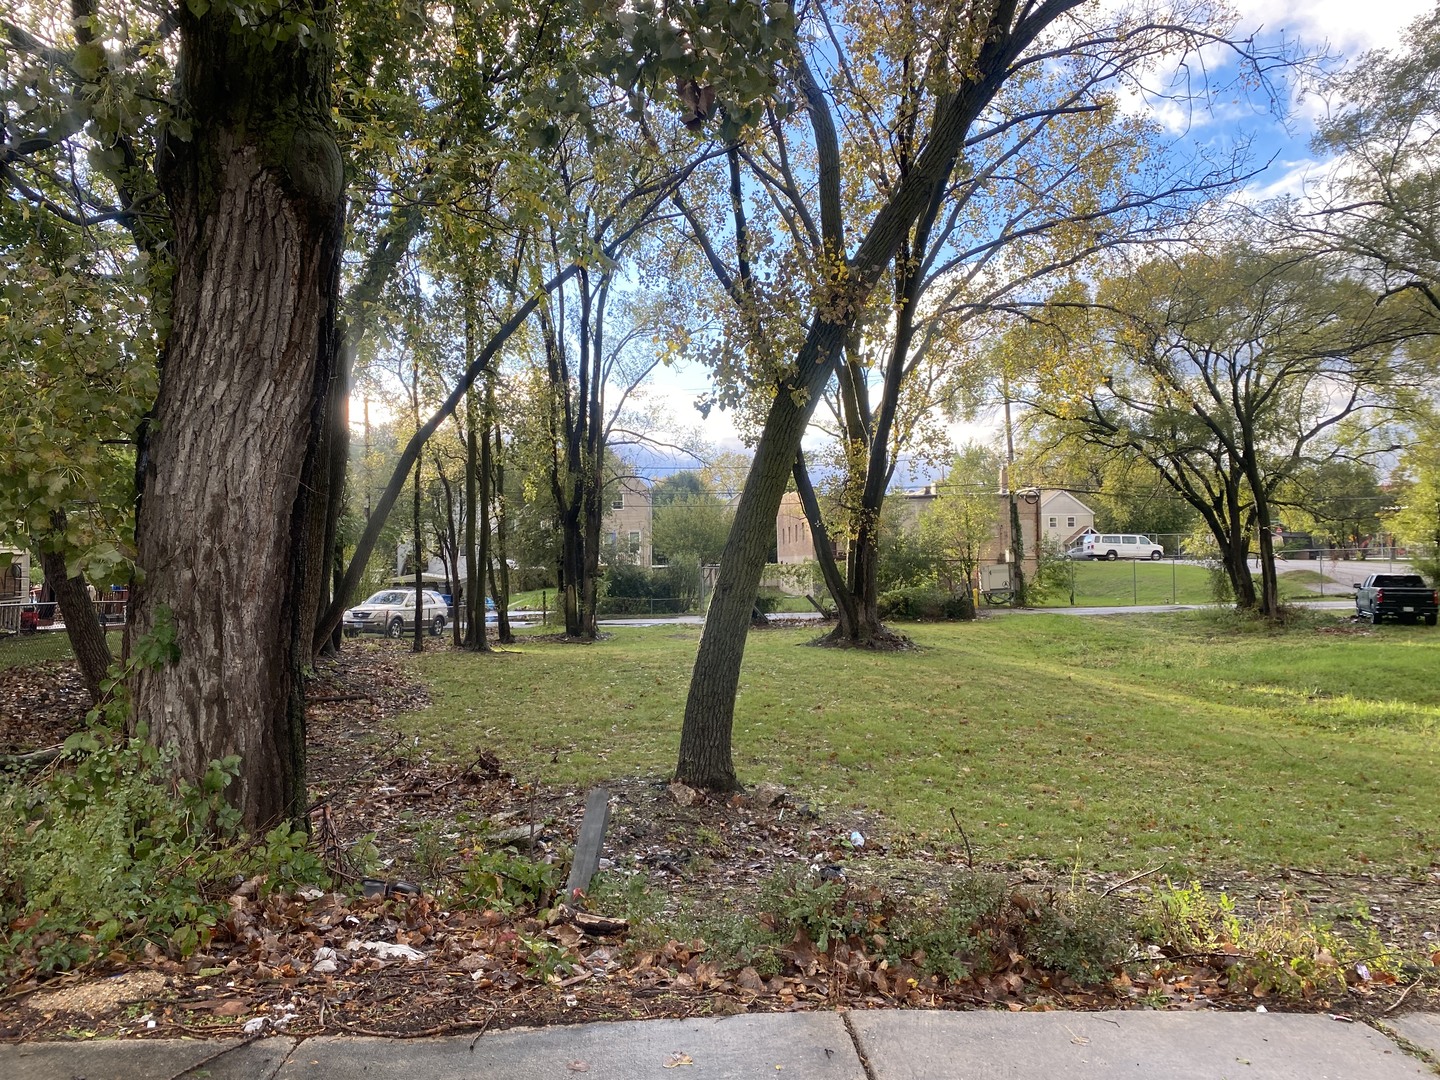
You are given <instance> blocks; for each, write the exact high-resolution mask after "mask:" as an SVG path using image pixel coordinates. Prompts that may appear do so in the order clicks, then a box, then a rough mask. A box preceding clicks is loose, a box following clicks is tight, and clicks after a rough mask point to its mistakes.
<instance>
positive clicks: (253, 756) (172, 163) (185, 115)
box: [128, 0, 344, 828]
mask: <svg viewBox="0 0 1440 1080" xmlns="http://www.w3.org/2000/svg"><path fill="white" fill-rule="evenodd" d="M197 8H198V5H197V6H196V7H192V6H189V5H181V6H180V7H179V8H178V9H177V16H176V17H177V19H178V20H179V24H180V64H179V67H178V69H177V78H176V85H175V88H174V107H175V111H176V114H177V116H178V117H179V118H182V119H184V120H185V121H188V123H189V125H190V129H191V135H190V138H189V140H188V141H187V140H184V139H181V138H179V137H178V136H176V135H174V134H172V135H170V136H169V137H168V138H167V140H166V142H165V144H164V146H163V147H162V150H161V161H160V179H161V185H162V189H163V191H164V193H165V195H166V197H167V201H168V204H169V211H170V217H171V223H172V227H173V233H174V241H173V243H174V266H175V276H174V287H173V300H172V319H173V328H172V331H171V334H170V338H169V347H168V353H167V356H166V361H165V366H164V370H163V371H162V373H161V382H160V392H159V396H158V399H157V401H156V405H155V419H154V423H153V424H152V425H151V426H150V428H149V435H148V443H147V445H146V446H145V447H143V448H142V459H141V462H140V469H139V472H140V475H141V477H142V479H143V486H142V492H143V493H142V497H141V502H140V507H139V513H138V517H137V523H136V534H137V546H138V565H139V568H140V572H141V574H143V578H142V580H141V581H140V582H139V584H138V586H137V589H136V593H135V596H134V598H133V602H132V604H131V607H130V612H131V624H130V626H129V627H128V633H129V634H130V635H131V637H132V639H133V638H134V637H136V636H140V635H147V634H153V633H156V632H157V631H160V632H161V633H162V634H164V635H168V634H170V633H172V632H173V635H174V643H175V645H176V647H177V650H178V656H177V658H176V659H175V660H174V661H173V662H169V663H166V664H164V665H162V666H160V667H157V668H154V669H146V670H141V671H138V672H137V673H136V674H135V676H134V679H133V685H132V690H133V701H134V710H135V717H136V719H137V720H139V721H143V722H144V723H145V724H147V725H148V727H149V731H150V736H151V738H152V739H153V740H154V741H155V742H157V743H160V744H171V745H173V746H174V747H175V752H176V758H175V766H176V769H177V771H178V772H179V774H180V775H181V776H183V777H185V778H188V779H190V780H199V779H200V778H201V776H202V775H203V774H204V772H205V770H206V767H207V765H208V763H209V762H210V761H211V760H213V759H216V758H219V757H222V756H225V755H227V754H236V755H238V756H239V757H240V773H239V776H238V779H237V783H236V784H235V786H234V787H233V788H232V789H231V791H230V793H229V794H230V797H231V798H232V800H233V802H234V803H235V804H236V805H237V806H238V808H239V809H240V811H241V814H242V817H243V820H244V822H245V823H246V824H247V825H248V826H250V827H251V828H262V827H264V826H267V825H271V824H274V823H275V822H277V821H279V820H282V819H284V818H287V817H288V818H291V819H294V820H297V821H303V818H304V812H305V726H304V702H303V688H302V685H301V681H300V664H301V662H302V661H303V659H304V658H305V657H307V656H308V655H309V649H308V647H304V646H302V642H303V639H304V637H305V636H306V635H307V634H308V632H309V630H310V627H311V623H312V617H313V612H312V611H304V612H302V610H301V606H300V597H301V594H302V591H303V582H304V580H305V574H306V572H307V570H308V559H309V557H310V555H311V552H310V551H309V545H308V544H307V543H306V535H307V532H306V530H307V523H308V522H309V521H310V518H309V516H308V510H309V492H308V489H307V487H306V486H305V485H303V484H302V483H301V478H302V477H305V476H310V475H314V473H315V470H316V468H317V465H318V450H319V433H320V431H321V429H322V427H323V425H324V423H325V421H326V409H327V402H328V395H327V391H328V389H329V386H330V378H331V366H332V364H333V360H334V356H335V351H336V350H335V346H334V340H333V332H334V325H335V306H336V297H337V293H338V285H339V266H340V260H339V255H340V249H341V241H342V204H343V199H344V174H343V167H342V162H341V157H340V152H339V148H338V146H337V145H336V142H335V138H334V132H333V128H332V120H331V112H330V76H331V69H332V67H333V57H332V50H331V46H330V45H329V44H328V42H329V41H330V37H331V32H332V23H333V8H332V5H331V4H330V3H329V2H328V0H295V2H294V3H292V4H290V5H289V6H288V7H287V11H286V15H287V17H289V18H295V19H304V20H305V21H307V22H308V23H309V24H310V25H311V26H312V27H313V28H314V29H315V30H316V31H318V32H316V33H312V34H308V35H305V36H303V37H301V36H299V35H297V36H295V37H292V38H291V39H289V40H288V41H285V42H278V43H277V42H274V41H270V42H265V41H262V40H261V39H260V38H259V37H257V36H256V35H255V34H254V33H252V32H251V31H248V30H246V29H243V28H240V27H237V26H236V24H235V21H234V18H233V15H232V14H231V13H230V11H229V9H227V8H225V7H222V6H217V7H215V8H212V9H210V10H209V11H208V12H207V13H206V14H204V15H196V14H195V10H197ZM302 42H304V43H303V44H302ZM267 44H268V45H269V46H270V47H269V48H267V47H266V45H267ZM167 626H168V627H169V629H162V628H163V627H167ZM306 645H308V643H306Z"/></svg>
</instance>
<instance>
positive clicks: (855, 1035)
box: [840, 1009, 876, 1080]
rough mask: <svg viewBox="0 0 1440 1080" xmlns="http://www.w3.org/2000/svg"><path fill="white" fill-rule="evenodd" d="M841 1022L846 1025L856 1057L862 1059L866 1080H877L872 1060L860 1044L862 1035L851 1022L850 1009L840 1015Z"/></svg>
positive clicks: (861, 1064)
mask: <svg viewBox="0 0 1440 1080" xmlns="http://www.w3.org/2000/svg"><path fill="white" fill-rule="evenodd" d="M840 1022H841V1023H842V1024H844V1025H845V1030H846V1032H848V1033H849V1035H850V1042H851V1044H852V1045H853V1046H854V1047H855V1056H856V1057H857V1058H859V1059H860V1068H862V1069H864V1070H865V1080H876V1077H875V1069H874V1067H873V1066H872V1065H871V1064H870V1059H869V1058H868V1057H867V1056H866V1055H865V1047H864V1045H863V1044H862V1043H861V1042H860V1033H859V1032H858V1031H856V1030H855V1025H854V1024H852V1023H851V1022H850V1010H849V1009H846V1010H845V1011H844V1012H842V1013H841V1014H840Z"/></svg>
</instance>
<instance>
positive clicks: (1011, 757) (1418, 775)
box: [401, 612, 1440, 872]
mask: <svg viewBox="0 0 1440 1080" xmlns="http://www.w3.org/2000/svg"><path fill="white" fill-rule="evenodd" d="M1340 625H1343V624H1341V623H1340V621H1339V620H1337V619H1334V618H1333V617H1329V616H1326V617H1325V618H1323V619H1318V620H1316V621H1312V622H1311V623H1309V624H1307V625H1305V626H1303V627H1300V628H1297V629H1293V630H1289V631H1286V632H1283V633H1277V634H1266V633H1256V632H1249V633H1247V632H1243V631H1242V630H1241V629H1240V628H1239V626H1238V625H1237V624H1236V623H1234V622H1233V621H1232V620H1230V619H1228V618H1226V617H1225V616H1224V615H1217V614H1215V613H1209V612H1205V613H1199V612H1197V613H1171V614H1166V615H1153V616H1118V617H1111V618H1087V619H1083V620H1080V619H1075V618H1073V617H1069V616H1047V615H1031V616H1025V617H1007V618H994V619H986V620H982V621H980V622H978V623H973V624H969V625H960V624H954V625H926V626H920V627H916V628H914V629H913V630H912V631H910V632H911V633H912V635H913V637H914V638H915V639H916V641H917V642H918V643H919V644H920V645H921V646H922V648H920V649H918V650H915V651H912V652H906V653H900V654H893V655H871V654H866V653H849V652H837V651H833V650H829V649H817V648H809V647H806V645H807V644H808V643H809V642H810V641H811V640H812V639H813V637H814V631H813V630H776V631H766V632H762V633H757V634H752V635H751V638H750V642H749V646H748V649H747V653H746V660H745V666H744V670H743V672H742V679H741V687H740V694H739V697H738V700H737V704H736V711H735V755H736V764H737V767H738V769H739V770H740V773H741V776H742V779H743V780H745V781H746V782H749V783H753V782H757V781H760V780H767V779H768V780H776V781H779V782H782V783H785V784H787V785H790V786H791V787H792V788H793V789H795V790H796V792H797V794H798V795H799V797H801V798H810V799H812V800H814V801H817V802H819V803H821V804H824V805H826V806H828V807H830V808H836V809H838V808H843V807H849V806H854V807H865V808H868V809H871V810H876V811H879V812H881V813H883V814H884V815H885V816H886V817H887V818H888V819H889V820H890V821H891V822H892V823H893V824H894V825H895V826H897V827H898V828H899V829H901V830H903V831H905V832H906V833H908V834H910V835H912V836H919V837H922V838H924V837H927V836H934V837H938V838H941V840H942V842H943V841H944V839H945V838H947V837H948V838H949V840H950V841H956V840H958V838H957V837H955V835H954V830H953V826H952V825H951V824H950V816H949V812H950V810H951V808H953V809H954V811H955V813H956V814H957V815H958V817H959V819H960V821H961V822H962V823H963V824H964V825H965V828H966V831H967V832H968V833H969V835H970V839H971V841H972V843H973V844H974V845H975V847H976V849H977V856H978V857H980V858H982V859H986V860H995V859H1019V858H1030V857H1039V858H1044V859H1048V860H1051V861H1055V862H1068V861H1072V860H1077V859H1078V860H1079V862H1080V863H1081V864H1083V865H1085V866H1095V867H1100V868H1130V867H1134V868H1139V867H1142V866H1144V867H1149V866H1153V865H1155V864H1157V863H1162V862H1164V863H1168V864H1169V865H1170V866H1171V868H1172V872H1183V870H1184V869H1187V868H1189V869H1199V868H1201V867H1203V866H1204V865H1206V864H1222V865H1227V866H1247V865H1249V866H1275V865H1295V866H1300V867H1312V868H1330V869H1338V868H1345V867H1352V868H1353V867H1354V866H1356V865H1357V864H1364V863H1375V864H1383V865H1384V866H1386V867H1389V868H1393V869H1395V870H1400V871H1405V870H1412V869H1415V868H1419V867H1422V866H1426V865H1429V864H1430V863H1431V861H1432V860H1433V859H1435V858H1436V853H1437V849H1440V813H1437V811H1436V809H1435V804H1434V792H1435V790H1436V788H1437V781H1440V738H1437V736H1440V691H1437V688H1436V684H1435V680H1434V677H1433V673H1434V672H1435V671H1437V670H1440V634H1436V633H1435V632H1433V631H1427V629H1426V628H1424V627H1393V628H1392V627H1383V628H1380V630H1379V631H1378V632H1375V633H1362V634H1350V633H1324V632H1321V628H1325V627H1330V626H1340ZM697 641H698V629H697V628H691V627H660V628H654V629H645V630H629V631H619V632H617V633H615V634H614V636H613V637H612V638H610V639H609V640H606V641H602V642H600V643H597V644H594V645H590V646H573V645H569V646H567V645H557V644H547V643H522V644H520V645H518V646H517V647H515V648H514V649H512V650H509V651H507V652H504V653H501V654H499V655H495V656H490V657H477V656H473V655H469V654H464V653H458V652H443V653H441V652H436V653H431V654H427V655H426V656H424V657H423V658H421V659H420V661H419V663H420V666H421V670H422V672H423V673H424V674H425V675H426V676H427V677H428V679H429V680H430V681H431V683H432V694H433V698H434V705H433V707H432V708H430V709H428V710H426V711H424V712H420V713H415V714H411V715H409V716H407V717H404V718H402V721H401V723H402V726H403V729H404V731H405V732H406V733H407V734H408V735H412V736H416V737H418V740H419V742H418V745H420V746H421V747H424V748H428V749H431V750H433V751H436V752H439V753H441V754H445V755H453V756H454V758H456V759H457V760H458V759H461V758H465V759H466V760H468V759H469V757H471V756H473V755H474V754H475V753H476V752H477V751H478V750H480V749H485V748H494V749H496V750H498V751H499V752H500V754H501V756H502V758H504V759H505V760H506V761H507V762H508V763H509V766H510V767H511V768H512V769H513V770H514V771H516V773H517V774H518V775H519V776H521V777H522V778H523V779H531V778H535V779H543V780H546V781H550V782H559V783H564V784H575V785H577V786H578V785H583V784H588V783H591V782H594V781H600V780H603V779H605V778H606V777H611V776H623V775H635V774H639V775H651V776H655V777H660V776H663V775H665V774H667V773H668V772H669V770H670V769H671V767H672V766H673V762H674V753H675V748H676V745H677V742H678V737H679V724H680V716H681V713H682V710H683V706H684V696H685V690H686V687H687V684H688V680H689V675H690V666H691V663H692V661H693V658H694V653H695V648H696V643H697Z"/></svg>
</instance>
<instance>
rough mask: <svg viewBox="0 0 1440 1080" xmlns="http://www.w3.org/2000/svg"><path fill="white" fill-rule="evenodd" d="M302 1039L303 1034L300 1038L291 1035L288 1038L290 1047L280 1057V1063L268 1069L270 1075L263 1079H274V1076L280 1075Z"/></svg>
mask: <svg viewBox="0 0 1440 1080" xmlns="http://www.w3.org/2000/svg"><path fill="white" fill-rule="evenodd" d="M304 1041H305V1038H304V1036H301V1037H300V1038H295V1037H293V1036H292V1037H291V1039H290V1049H289V1050H287V1051H286V1052H285V1056H284V1057H282V1058H281V1059H280V1064H278V1065H276V1066H275V1068H274V1069H272V1070H271V1071H270V1075H269V1076H267V1077H266V1078H265V1080H275V1078H276V1077H277V1076H279V1075H280V1072H281V1070H283V1069H284V1068H285V1066H286V1065H289V1064H290V1059H291V1058H293V1057H294V1056H295V1052H296V1051H297V1050H299V1049H300V1044H301V1043H303V1042H304Z"/></svg>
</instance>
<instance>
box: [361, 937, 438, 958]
mask: <svg viewBox="0 0 1440 1080" xmlns="http://www.w3.org/2000/svg"><path fill="white" fill-rule="evenodd" d="M362 949H363V950H365V951H367V952H371V953H374V954H375V956H376V958H377V959H379V960H424V959H425V954H424V953H423V952H421V951H420V950H419V949H412V948H411V947H410V946H409V945H396V944H394V943H392V942H389V941H352V942H351V943H350V951H351V952H360V951H361V950H362Z"/></svg>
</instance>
